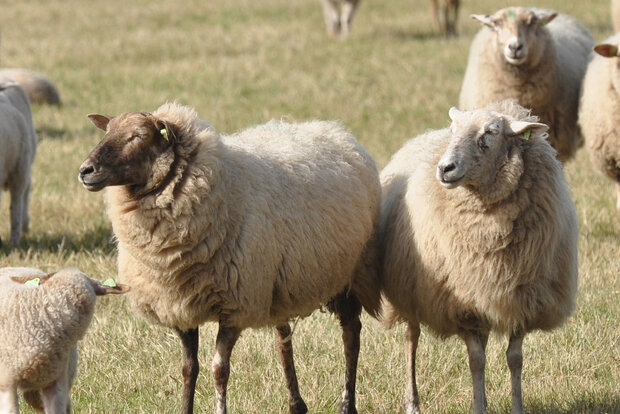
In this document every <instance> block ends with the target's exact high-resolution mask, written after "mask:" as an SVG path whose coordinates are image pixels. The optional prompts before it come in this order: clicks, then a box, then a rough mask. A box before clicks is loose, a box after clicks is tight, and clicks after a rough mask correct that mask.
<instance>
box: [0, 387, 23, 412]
mask: <svg viewBox="0 0 620 414" xmlns="http://www.w3.org/2000/svg"><path fill="white" fill-rule="evenodd" d="M18 413H19V397H18V396H17V386H8V387H6V388H4V387H0V414H18Z"/></svg>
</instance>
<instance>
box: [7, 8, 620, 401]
mask: <svg viewBox="0 0 620 414" xmlns="http://www.w3.org/2000/svg"><path fill="white" fill-rule="evenodd" d="M462 3H463V6H462V14H461V18H460V21H459V28H460V32H461V36H460V37H459V38H458V39H454V40H444V39H442V38H439V37H436V36H434V35H433V34H432V26H431V20H430V14H429V10H428V5H427V2H425V1H422V0H389V1H387V0H386V1H379V0H367V1H365V2H362V4H361V7H360V10H359V14H358V16H357V19H356V21H355V23H354V30H353V35H352V36H351V37H350V38H349V39H347V40H346V41H340V40H337V39H329V38H327V36H326V35H325V33H324V27H323V20H322V16H321V11H320V6H319V4H318V1H316V0H263V1H250V0H236V1H234V2H231V1H225V0H213V1H209V2H205V1H198V0H187V1H183V2H178V1H171V0H165V1H164V0H162V1H158V2H151V1H145V0H138V1H132V2H127V1H120V0H108V1H105V2H103V1H99V2H86V1H80V0H63V1H60V0H22V1H19V2H17V1H13V2H5V3H4V4H3V5H2V7H1V10H2V12H1V13H0V29H1V31H2V48H1V51H0V55H1V58H2V60H1V62H2V65H3V66H7V67H27V68H31V69H35V70H38V71H40V72H43V73H45V74H46V75H48V76H49V77H50V78H51V79H53V80H54V81H55V82H56V84H57V86H58V88H59V89H60V93H61V95H62V99H63V101H64V105H63V106H62V107H60V108H50V107H35V108H34V119H35V124H36V128H37V130H38V133H39V140H40V144H39V152H38V156H37V159H36V162H35V165H34V171H33V174H34V188H33V193H32V207H31V216H32V218H33V223H32V231H31V233H30V234H29V235H27V236H26V238H25V239H24V241H23V248H22V249H21V250H9V249H8V248H6V247H4V248H2V249H1V250H0V266H8V265H29V266H37V267H39V268H42V269H44V270H54V269H57V268H59V267H62V266H67V265H73V266H77V267H79V268H81V269H82V270H83V271H85V272H86V273H88V274H90V275H91V276H93V277H97V278H102V279H103V278H106V277H109V276H114V275H115V274H116V272H115V269H116V268H115V266H116V256H115V247H114V244H113V242H112V240H111V238H112V233H111V227H110V223H109V221H108V219H107V217H106V216H105V213H104V210H103V203H102V197H101V194H92V193H88V192H87V191H86V190H84V189H83V188H81V186H80V185H79V183H78V181H77V169H78V166H79V165H80V163H81V162H82V160H83V159H84V158H85V157H86V156H87V154H88V153H89V152H90V150H91V149H92V147H93V146H94V145H95V144H96V143H97V142H98V140H99V139H100V137H101V134H100V132H99V131H97V130H96V129H95V128H94V127H93V126H92V125H91V124H90V122H89V121H88V120H87V119H86V117H85V115H86V114H88V113H91V112H100V113H105V114H117V113H120V112H125V111H133V110H153V109H155V108H156V107H157V106H159V105H160V104H161V103H163V102H164V101H166V100H175V99H176V100H179V101H180V102H181V103H184V104H189V105H192V106H195V107H196V109H197V110H198V113H199V114H200V116H201V117H202V118H204V119H208V120H210V121H211V122H212V123H213V124H214V125H215V126H216V128H217V129H218V130H219V131H220V132H223V133H229V132H233V131H235V130H238V129H241V128H244V127H247V126H249V125H252V124H257V123H262V122H265V121H267V120H269V119H270V118H281V117H282V118H286V119H290V120H304V119H308V118H327V119H340V120H342V121H343V122H344V123H345V124H346V125H347V126H348V127H349V128H350V129H351V131H352V132H353V133H354V134H355V135H356V136H357V137H358V139H359V140H360V141H361V142H362V143H363V144H364V145H365V146H366V147H367V148H368V150H369V151H370V152H371V154H373V156H375V158H376V159H377V162H378V163H379V165H380V166H383V165H385V164H386V162H387V160H388V159H389V156H390V155H391V154H392V153H394V152H395V151H396V150H397V149H398V148H399V147H400V146H401V145H402V144H403V142H404V141H405V140H407V139H408V138H410V137H412V136H414V135H416V134H418V133H420V132H423V131H425V130H427V129H431V128H438V127H444V126H446V125H447V124H448V117H447V111H448V109H449V107H450V106H452V105H455V104H456V103H457V97H458V91H459V89H460V82H461V79H462V75H463V71H464V69H465V65H466V58H467V52H468V47H469V43H470V41H471V38H472V36H473V34H474V33H475V31H476V30H477V29H478V26H477V25H476V24H475V22H473V21H471V20H470V19H469V18H468V17H467V16H468V15H469V14H470V13H490V12H493V11H494V10H496V9H498V8H500V7H502V6H505V5H507V4H505V3H504V2H500V1H492V0H465V1H463V2H462ZM527 5H533V3H532V2H530V1H527ZM536 5H540V6H547V7H553V8H555V9H558V10H560V11H563V12H567V13H571V14H574V15H576V16H578V17H579V19H580V20H581V21H582V22H583V23H584V24H585V25H586V26H587V27H588V28H589V29H590V30H591V32H592V34H593V37H594V38H595V39H596V40H602V39H604V38H606V37H607V36H608V35H609V34H611V30H612V29H611V23H610V20H611V19H610V16H609V13H608V9H609V4H608V1H607V0H597V1H590V2H577V1H574V2H567V1H561V0H541V1H539V2H538V3H537V4H536ZM566 174H567V178H568V180H569V183H570V186H571V190H572V193H573V195H574V199H575V203H576V205H577V209H578V213H579V217H580V225H581V228H580V239H579V246H580V247H579V253H580V291H579V297H578V308H577V311H576V313H575V316H574V317H573V318H572V319H571V320H570V321H569V322H568V323H567V324H566V326H565V327H563V328H562V329H560V330H558V331H556V332H554V333H552V334H542V333H535V334H532V335H530V336H528V337H527V338H526V340H525V345H524V355H525V364H524V374H523V387H524V395H525V404H526V408H527V409H528V411H530V412H536V413H568V412H571V413H572V412H577V413H619V412H620V385H619V381H620V368H619V367H620V360H619V358H620V329H619V328H618V320H620V305H618V301H619V298H620V247H619V241H620V216H619V215H618V213H617V212H616V211H615V208H614V204H615V197H614V193H613V187H612V184H611V182H610V181H608V180H606V179H604V178H603V177H602V176H600V175H598V174H597V173H595V172H594V171H593V170H592V168H591V165H590V162H589V159H588V157H587V154H586V152H585V151H584V150H582V151H581V152H580V153H579V154H578V156H577V159H576V160H575V161H573V162H571V163H570V164H569V165H568V166H567V168H566ZM0 214H1V215H0V217H3V218H2V220H1V221H0V235H1V236H2V237H3V239H4V240H7V239H8V233H9V229H8V220H7V218H8V197H4V201H3V203H2V206H1V211H0ZM98 306H99V307H98V310H97V313H96V316H95V318H94V320H93V323H92V325H91V329H90V331H89V333H88V335H87V336H86V338H85V339H84V340H83V341H82V342H81V350H80V353H81V357H80V358H81V359H80V364H81V366H80V371H79V376H78V378H77V382H76V384H75V386H74V388H73V401H74V407H75V411H76V412H85V413H88V412H91V413H100V412H114V413H119V412H123V413H168V412H178V411H179V408H180V395H181V375H180V360H181V356H180V344H179V341H178V339H177V338H176V336H175V335H174V334H173V333H172V332H171V331H169V330H165V329H162V328H158V327H151V326H148V325H147V324H146V323H145V322H143V321H142V320H140V319H138V318H136V317H135V316H133V315H132V314H131V312H130V311H129V310H128V309H127V308H126V306H125V304H124V301H123V300H121V299H119V298H117V297H113V298H106V299H103V300H101V301H100V304H99V305H98ZM364 323H365V329H364V331H363V338H362V351H361V352H362V353H361V361H360V368H359V386H358V390H359V394H358V399H359V402H358V407H359V411H360V413H393V412H398V411H399V410H400V407H401V400H402V394H403V387H404V354H403V335H402V334H403V332H402V327H399V328H396V329H394V330H391V331H387V332H386V331H384V330H383V329H382V328H381V327H380V326H379V324H378V323H377V322H375V321H373V320H371V319H370V318H367V317H365V318H364ZM201 335H202V342H201V350H200V361H201V364H202V366H203V368H204V369H203V371H202V373H201V375H200V377H199V382H198V390H197V396H196V406H197V412H210V411H212V407H213V406H214V398H213V390H212V380H211V378H210V374H209V369H208V367H209V366H210V361H211V357H212V355H213V347H214V338H215V327H214V326H204V327H203V328H201ZM339 338H340V332H339V328H338V324H337V322H335V321H334V319H333V318H332V317H331V316H329V315H328V314H324V313H320V312H316V313H315V314H313V315H312V316H311V317H309V318H307V319H304V320H301V321H300V322H299V324H298V325H297V330H296V333H295V340H294V344H295V352H296V364H297V369H298V375H299V378H300V386H301V391H302V394H303V396H304V398H305V399H306V402H307V404H308V406H309V407H310V411H311V412H314V413H333V412H336V411H337V406H338V401H339V398H340V393H341V387H342V385H343V376H344V373H343V369H344V361H343V356H342V349H341V343H340V339H339ZM272 342H273V335H272V333H271V331H269V330H266V329H265V330H257V331H250V330H248V331H246V332H244V334H243V336H242V338H241V340H240V341H239V343H238V344H237V346H236V348H235V350H234V352H233V362H232V375H231V380H230V384H229V408H230V411H231V412H239V413H276V412H282V413H283V412H286V406H287V405H286V391H285V386H284V383H283V382H284V381H283V375H282V373H281V370H280V367H279V364H278V361H277V357H276V354H275V352H274V349H273V345H272ZM505 346H506V341H505V339H504V338H497V337H493V338H491V340H490V343H489V353H488V373H487V375H488V376H487V378H488V379H487V390H488V398H489V404H490V405H489V408H490V411H491V412H506V411H508V410H509V405H510V396H509V393H510V381H509V374H508V370H507V367H506V365H505V359H504V349H505ZM466 360H467V359H466V352H465V346H464V345H463V344H462V343H461V342H459V341H457V340H456V339H450V340H447V341H445V342H441V341H439V340H437V339H435V338H433V337H432V336H431V335H430V334H429V333H428V332H427V331H424V333H423V335H422V339H421V345H420V348H419V356H418V381H419V387H420V392H421V399H422V407H423V409H424V410H425V411H426V412H429V413H447V412H467V411H468V410H469V406H470V398H471V397H470V394H471V380H470V377H469V370H468V367H467V362H466ZM25 412H27V413H28V412H30V411H28V410H25Z"/></svg>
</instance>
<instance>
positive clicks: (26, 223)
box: [22, 178, 32, 233]
mask: <svg viewBox="0 0 620 414" xmlns="http://www.w3.org/2000/svg"><path fill="white" fill-rule="evenodd" d="M31 185H32V182H31V180H30V178H28V182H27V183H26V190H25V191H24V195H23V197H24V201H23V205H22V233H28V232H29V231H30V215H29V214H28V210H29V206H30V187H31Z"/></svg>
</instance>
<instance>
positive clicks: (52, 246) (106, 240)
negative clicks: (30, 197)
mask: <svg viewBox="0 0 620 414" xmlns="http://www.w3.org/2000/svg"><path fill="white" fill-rule="evenodd" d="M15 250H17V251H21V252H23V253H24V254H28V252H29V251H33V252H46V253H50V254H68V253H80V252H84V251H95V250H96V251H97V252H98V253H100V254H104V255H110V254H113V253H114V252H115V251H116V243H115V242H114V235H113V233H112V230H111V229H110V228H109V227H105V226H100V227H95V228H93V229H90V230H88V231H86V232H84V233H82V234H79V235H76V234H63V233H40V234H32V233H30V234H26V235H24V236H23V237H22V240H21V247H19V248H14V247H9V246H8V244H7V243H6V242H5V240H3V244H2V245H1V246H0V252H1V253H2V254H4V255H8V254H9V253H11V252H13V251H15Z"/></svg>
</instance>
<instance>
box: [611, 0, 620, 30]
mask: <svg viewBox="0 0 620 414" xmlns="http://www.w3.org/2000/svg"><path fill="white" fill-rule="evenodd" d="M611 20H612V22H613V25H614V31H616V32H617V31H620V0H611Z"/></svg>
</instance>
